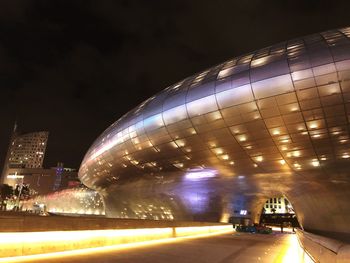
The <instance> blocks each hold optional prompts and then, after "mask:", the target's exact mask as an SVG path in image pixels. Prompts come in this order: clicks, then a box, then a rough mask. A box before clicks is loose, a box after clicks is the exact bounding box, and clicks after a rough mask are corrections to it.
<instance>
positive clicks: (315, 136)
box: [312, 134, 321, 138]
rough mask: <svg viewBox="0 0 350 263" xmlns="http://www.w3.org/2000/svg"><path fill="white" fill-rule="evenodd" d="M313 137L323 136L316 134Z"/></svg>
mask: <svg viewBox="0 0 350 263" xmlns="http://www.w3.org/2000/svg"><path fill="white" fill-rule="evenodd" d="M312 137H313V138H319V137H321V134H315V135H312Z"/></svg>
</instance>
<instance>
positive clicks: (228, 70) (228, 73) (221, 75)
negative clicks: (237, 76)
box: [218, 67, 234, 79]
mask: <svg viewBox="0 0 350 263" xmlns="http://www.w3.org/2000/svg"><path fill="white" fill-rule="evenodd" d="M233 72H234V67H230V68H226V69H223V70H221V71H220V72H219V74H218V79H222V78H226V77H228V76H231V75H232V74H233Z"/></svg>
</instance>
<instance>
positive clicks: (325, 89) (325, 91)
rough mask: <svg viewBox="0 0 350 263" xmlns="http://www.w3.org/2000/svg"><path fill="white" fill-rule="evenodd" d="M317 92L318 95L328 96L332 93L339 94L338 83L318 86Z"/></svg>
mask: <svg viewBox="0 0 350 263" xmlns="http://www.w3.org/2000/svg"><path fill="white" fill-rule="evenodd" d="M318 92H319V94H320V96H329V95H333V94H339V93H340V87H339V83H333V84H329V85H324V86H320V87H318Z"/></svg>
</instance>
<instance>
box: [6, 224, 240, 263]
mask: <svg viewBox="0 0 350 263" xmlns="http://www.w3.org/2000/svg"><path fill="white" fill-rule="evenodd" d="M232 231H233V230H232V226H231V225H225V226H204V227H177V228H148V229H121V230H93V231H48V232H27V233H25V232H22V233H0V252H1V253H0V254H1V255H6V254H4V253H3V251H4V250H6V249H8V250H11V248H12V247H15V246H17V247H18V248H20V249H21V248H22V249H23V253H25V252H24V251H25V250H26V249H25V248H24V247H25V246H27V249H30V248H31V247H34V249H35V247H36V246H40V245H44V246H45V247H46V248H47V250H46V251H45V252H41V253H40V254H33V255H24V256H10V257H3V258H0V262H24V261H28V262H29V261H34V262H35V260H36V259H37V260H38V259H46V258H57V257H69V256H73V255H80V254H89V253H96V252H106V251H111V250H116V249H128V248H134V247H140V246H148V245H154V244H160V243H168V242H174V241H180V240H183V239H187V238H199V237H207V236H212V235H218V234H224V233H229V232H232ZM101 240H102V242H104V244H106V245H102V246H101V245H100V246H94V247H91V246H90V247H88V248H81V247H79V246H86V244H87V242H88V244H91V243H92V244H99V242H101ZM111 242H113V243H111ZM69 243H71V244H73V245H74V247H75V248H76V249H74V250H72V249H71V250H69V251H60V252H52V250H51V251H50V250H49V249H50V247H51V249H52V247H54V248H53V249H57V248H56V246H60V245H62V244H65V245H66V246H67V245H68V246H69ZM111 244H113V245H111ZM41 250H42V248H41ZM56 251H57V250H56Z"/></svg>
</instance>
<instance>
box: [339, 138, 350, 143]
mask: <svg viewBox="0 0 350 263" xmlns="http://www.w3.org/2000/svg"><path fill="white" fill-rule="evenodd" d="M347 141H348V140H345V139H344V140H340V141H339V142H340V143H344V142H347Z"/></svg>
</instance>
